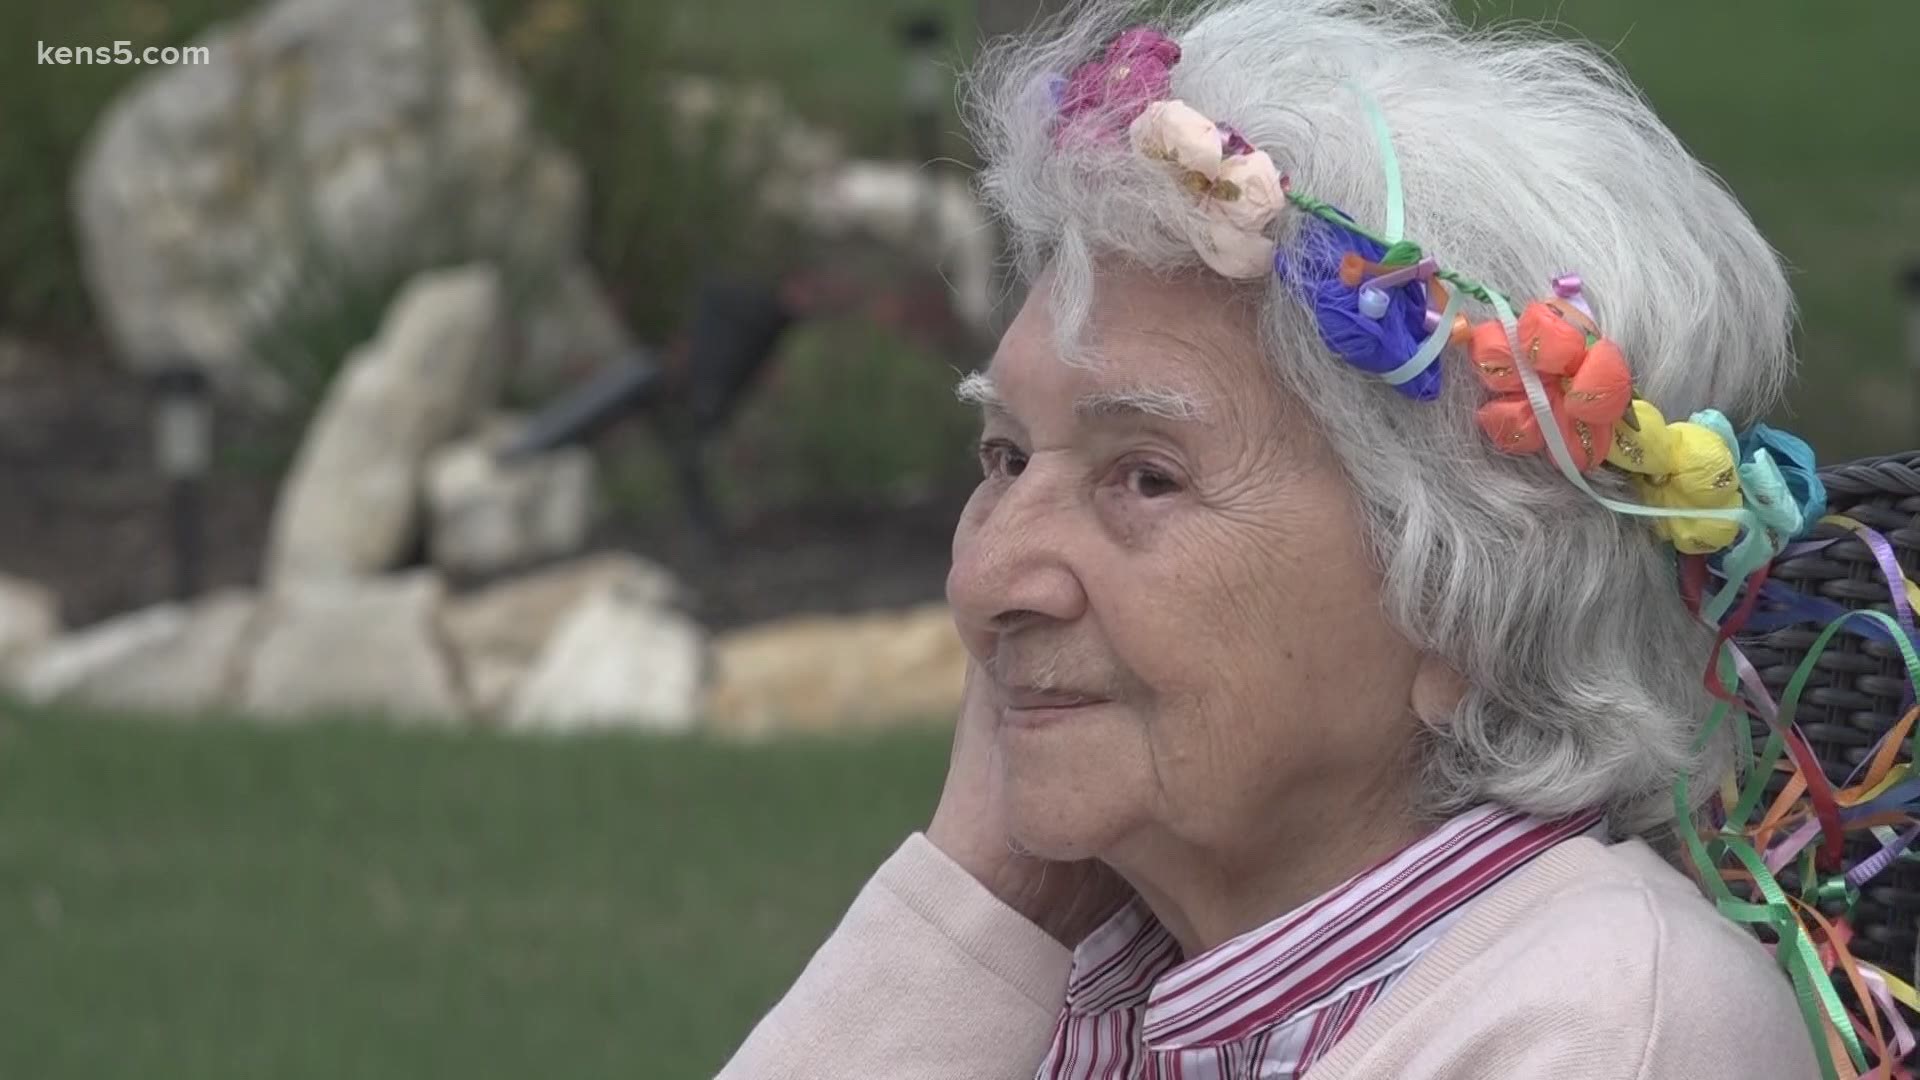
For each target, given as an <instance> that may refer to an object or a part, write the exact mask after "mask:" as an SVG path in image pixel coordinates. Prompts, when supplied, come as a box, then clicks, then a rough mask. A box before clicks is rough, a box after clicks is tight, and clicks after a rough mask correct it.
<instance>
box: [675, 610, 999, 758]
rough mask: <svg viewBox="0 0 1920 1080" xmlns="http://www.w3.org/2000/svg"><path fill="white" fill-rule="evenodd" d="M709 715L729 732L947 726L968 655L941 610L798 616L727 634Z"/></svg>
mask: <svg viewBox="0 0 1920 1080" xmlns="http://www.w3.org/2000/svg"><path fill="white" fill-rule="evenodd" d="M713 652H714V678H713V683H712V687H711V689H710V690H709V692H708V694H707V700H706V706H705V712H706V715H707V723H708V724H709V726H711V727H712V728H713V729H715V730H717V731H721V732H725V733H728V734H733V735H765V734H770V733H774V732H786V731H830V730H840V729H847V728H871V727H881V726H886V725H891V724H899V723H911V722H916V721H943V722H947V723H951V722H952V720H953V717H954V715H955V714H956V712H957V711H958V710H959V707H960V692H961V688H962V686H963V684H964V683H965V680H966V673H967V652H966V648H965V646H963V645H962V644H961V643H960V637H959V635H958V633H956V632H955V630H954V628H953V615H952V613H951V612H950V611H949V610H948V609H947V607H946V605H944V604H929V605H925V606H923V607H918V608H913V609H911V610H907V611H900V612H882V613H877V614H868V615H851V616H802V617H798V618H792V619H783V620H779V621H777V622H772V623H767V624H764V625H761V626H755V627H749V628H747V629H744V630H739V631H735V632H733V633H730V634H725V635H722V636H720V637H718V638H716V639H715V641H714V643H713Z"/></svg>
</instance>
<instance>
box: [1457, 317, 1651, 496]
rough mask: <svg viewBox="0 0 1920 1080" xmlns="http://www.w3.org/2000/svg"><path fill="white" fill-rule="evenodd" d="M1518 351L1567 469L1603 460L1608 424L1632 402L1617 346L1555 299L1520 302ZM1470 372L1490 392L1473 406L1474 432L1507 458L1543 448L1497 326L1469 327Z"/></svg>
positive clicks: (1516, 369) (1623, 360)
mask: <svg viewBox="0 0 1920 1080" xmlns="http://www.w3.org/2000/svg"><path fill="white" fill-rule="evenodd" d="M1519 329H1520V348H1521V350H1522V352H1523V354H1524V356H1525V358H1526V362H1527V364H1528V365H1529V366H1531V367H1532V368H1533V370H1534V371H1535V372H1536V373H1537V374H1539V376H1540V383H1541V386H1542V388H1543V389H1544V390H1545V391H1546V395H1547V403H1548V405H1549V406H1550V407H1551V409H1552V412H1553V417H1554V420H1555V421H1556V422H1557V423H1558V424H1559V425H1560V435H1561V438H1562V439H1564V440H1565V442H1566V444H1567V449H1568V450H1569V451H1570V452H1571V453H1572V454H1573V464H1574V467H1575V468H1577V469H1579V470H1580V471H1581V472H1583V473H1585V472H1592V471H1593V470H1594V469H1595V468H1598V467H1599V465H1600V463H1601V462H1603V461H1605V460H1606V458H1607V451H1608V449H1609V448H1610V447H1611V446H1612V444H1613V425H1614V424H1615V423H1617V422H1619V420H1620V418H1621V417H1622V416H1623V415H1625V414H1626V411H1627V405H1628V403H1629V402H1631V401H1632V400H1633V375H1632V373H1631V372H1629V371H1628V370H1627V359H1626V357H1625V356H1624V355H1623V354H1622V353H1621V352H1620V346H1618V345H1616V344H1614V343H1613V342H1611V341H1609V340H1607V339H1606V338H1603V337H1600V336H1599V335H1598V334H1597V333H1596V332H1595V329H1594V327H1593V324H1592V322H1591V321H1590V320H1588V319H1587V318H1586V316H1584V315H1582V314H1581V313H1580V312H1579V310H1578V309H1575V308H1574V307H1572V306H1571V305H1569V304H1565V303H1563V302H1560V301H1546V302H1538V303H1533V304H1529V305H1527V310H1526V311H1525V312H1523V313H1522V314H1521V316H1520V320H1519ZM1467 354H1468V356H1469V357H1470V358H1471V360H1472V362H1473V369H1474V371H1475V372H1476V373H1478V374H1479V376H1480V381H1481V382H1483V383H1485V384H1486V386H1487V389H1489V390H1491V391H1493V392H1494V394H1495V395H1497V396H1496V397H1495V398H1494V399H1493V400H1492V401H1489V402H1487V403H1486V404H1485V405H1482V406H1481V407H1480V411H1479V413H1478V416H1477V419H1478V420H1479V422H1480V429H1481V430H1482V431H1484V432H1486V433H1487V437H1488V438H1490V439H1492V440H1493V443H1494V445H1495V446H1496V447H1498V448H1499V449H1501V450H1503V451H1505V452H1507V453H1509V454H1535V453H1539V452H1541V451H1543V450H1545V449H1546V445H1547V442H1546V436H1545V435H1544V434H1543V433H1542V432H1541V430H1540V422H1539V418H1538V417H1536V416H1535V415H1534V412H1533V406H1532V404H1531V403H1530V402H1529V401H1528V400H1527V394H1526V386H1525V384H1524V383H1522V382H1521V380H1520V370H1519V367H1518V365H1517V364H1516V363H1515V361H1514V356H1513V348H1512V345H1511V344H1510V343H1509V341H1508V340H1507V329H1506V327H1505V326H1503V325H1502V324H1500V323H1498V322H1483V323H1481V324H1479V325H1478V326H1476V327H1474V328H1473V331H1472V334H1471V336H1470V337H1469V339H1468V342H1467Z"/></svg>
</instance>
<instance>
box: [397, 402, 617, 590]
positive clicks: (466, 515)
mask: <svg viewBox="0 0 1920 1080" xmlns="http://www.w3.org/2000/svg"><path fill="white" fill-rule="evenodd" d="M492 427H493V430H491V431H488V432H486V433H484V434H482V435H478V436H473V437H471V438H468V439H464V440H461V441H459V442H456V443H452V444H450V445H448V446H446V447H444V448H442V449H441V450H439V451H437V452H436V453H435V454H434V455H433V457H432V458H431V459H430V460H429V462H428V464H427V470H426V495H427V518H428V520H427V551H428V554H429V556H430V557H431V559H432V560H433V564H434V565H435V566H437V567H439V568H440V569H441V570H443V571H446V572H447V573H448V574H452V575H457V576H486V575H493V574H499V573H502V572H504V571H508V570H513V569H517V568H520V567H523V566H529V565H532V564H534V563H540V562H548V561H551V560H554V559H560V558H565V557H567V556H569V555H576V554H578V553H579V552H580V551H581V550H582V549H583V548H584V547H585V546H586V543H587V533H588V530H589V529H591V527H592V525H593V511H594V495H595V493H596V491H597V485H596V483H595V479H594V464H593V455H592V454H590V453H588V452H587V451H586V450H584V449H581V448H579V447H566V448H562V449H559V450H554V451H550V452H547V453H544V454H538V455H535V456H533V457H530V458H526V459H524V460H519V461H514V462H511V463H508V462H502V461H500V460H499V459H498V458H497V457H496V456H495V452H496V450H497V449H498V448H499V447H500V446H501V445H502V444H503V442H504V438H503V436H505V435H507V434H509V433H510V432H511V431H512V430H513V429H514V428H515V427H516V425H515V424H513V423H511V422H508V421H502V422H499V423H497V424H495V425H492Z"/></svg>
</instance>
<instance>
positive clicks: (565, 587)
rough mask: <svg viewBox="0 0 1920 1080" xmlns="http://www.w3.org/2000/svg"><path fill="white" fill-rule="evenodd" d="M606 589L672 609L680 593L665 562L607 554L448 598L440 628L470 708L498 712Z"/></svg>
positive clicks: (646, 605) (633, 602)
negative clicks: (573, 618) (563, 627)
mask: <svg viewBox="0 0 1920 1080" xmlns="http://www.w3.org/2000/svg"><path fill="white" fill-rule="evenodd" d="M606 593H610V594H614V595H616V596H618V597H620V598H621V602H622V603H623V604H625V605H628V606H632V607H638V608H642V609H652V608H666V607H671V606H673V605H674V604H676V603H679V602H680V601H681V600H682V599H683V596H682V590H681V588H680V585H679V583H678V582H677V581H675V580H674V578H673V575H672V574H670V573H668V571H667V570H666V569H665V568H663V567H660V566H656V565H655V564H653V563H650V562H648V561H646V560H645V559H641V558H639V557H637V556H633V555H627V554H609V555H595V556H590V557H588V558H584V559H578V560H575V561H573V562H570V563H565V564H563V565H560V566H556V567H552V568H550V569H547V570H543V571H540V572H539V573H534V574H529V575H527V576H525V577H522V578H517V579H515V580H513V581H508V582H504V583H502V584H499V585H494V586H491V587H489V588H486V589H482V590H480V591H478V592H475V593H472V594H470V595H467V596H462V597H457V598H455V599H452V600H450V601H448V602H447V605H446V607H445V609H444V610H443V612H442V615H441V628H442V631H443V633H444V634H445V637H446V640H447V642H448V644H449V645H450V646H451V647H452V648H453V650H454V652H455V654H456V655H457V656H458V658H459V666H460V669H461V671H462V672H463V673H464V674H465V678H466V686H467V693H468V696H469V697H470V699H471V700H472V702H473V705H474V708H475V709H476V710H477V711H478V712H480V713H481V714H483V715H488V716H498V715H499V714H501V713H502V712H503V711H504V710H505V709H506V708H507V706H508V705H509V704H510V703H511V702H512V700H513V696H514V694H515V693H517V692H518V690H519V688H520V684H521V683H522V682H523V681H524V680H525V679H526V677H527V673H528V672H530V671H531V670H533V665H534V664H535V663H536V662H537V661H539V659H540V655H541V652H542V651H543V650H544V649H545V648H546V647H547V643H548V642H549V641H550V640H551V639H552V638H553V636H554V632H555V630H557V629H558V628H559V626H560V624H561V622H562V621H563V620H564V619H566V618H567V617H568V616H569V615H570V614H571V613H572V612H573V611H574V610H575V609H577V608H579V607H580V606H581V605H582V604H583V603H584V602H585V601H587V600H588V599H589V598H591V597H594V596H598V595H601V594H606Z"/></svg>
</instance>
